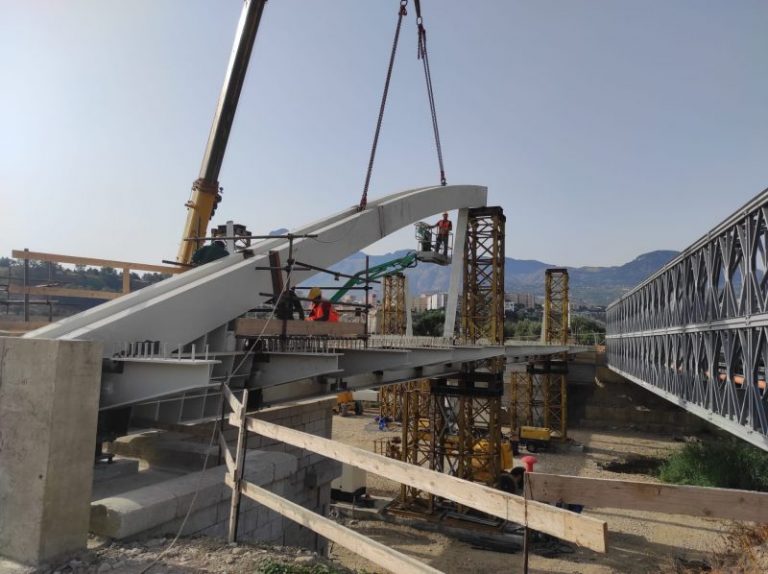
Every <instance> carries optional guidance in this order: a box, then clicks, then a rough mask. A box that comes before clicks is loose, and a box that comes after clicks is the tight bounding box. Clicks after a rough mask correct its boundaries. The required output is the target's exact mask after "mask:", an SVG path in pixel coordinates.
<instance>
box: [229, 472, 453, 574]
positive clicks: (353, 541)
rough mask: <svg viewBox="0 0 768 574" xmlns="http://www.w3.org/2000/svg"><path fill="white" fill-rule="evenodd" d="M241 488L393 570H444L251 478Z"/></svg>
mask: <svg viewBox="0 0 768 574" xmlns="http://www.w3.org/2000/svg"><path fill="white" fill-rule="evenodd" d="M230 486H231V485H230ZM240 490H241V492H242V494H243V496H247V497H248V498H250V499H251V500H254V501H255V502H257V503H259V504H261V505H263V506H266V507H267V508H269V509H270V510H274V511H275V512H278V513H279V514H282V515H283V516H285V517H286V518H288V519H290V520H293V521H294V522H296V523H298V524H301V525H302V526H304V527H305V528H309V529H310V530H312V531H313V532H317V533H318V534H319V535H320V536H322V537H323V538H326V539H328V540H331V541H332V542H335V543H336V544H339V545H341V546H344V547H345V548H348V549H349V550H351V551H352V552H354V553H355V554H358V555H360V556H362V557H364V558H367V559H368V560H370V561H371V562H373V563H374V564H376V565H377V566H380V567H382V568H385V569H386V570H389V571H390V572H395V573H396V574H440V572H441V571H440V570H436V569H435V568H432V567H431V566H429V565H427V564H424V563H423V562H421V561H419V560H417V559H416V558H411V557H410V556H407V555H406V554H403V553H402V552H398V551H397V550H393V549H392V548H389V547H388V546H385V545H383V544H381V543H380V542H376V541H375V540H372V539H370V538H368V537H367V536H363V535H362V534H359V533H358V532H355V531H354V530H350V529H349V528H346V527H344V526H342V525H341V524H337V523H336V522H334V521H333V520H329V519H328V518H325V517H324V516H320V515H319V514H317V513H315V512H312V511H311V510H307V509H306V508H304V507H302V506H299V505H298V504H295V503H293V502H290V501H289V500H286V499H284V498H282V497H280V496H278V495H276V494H273V493H272V492H269V491H268V490H265V489H263V488H261V487H259V486H256V485H255V484H253V483H251V482H248V481H245V480H244V481H242V482H241V483H240Z"/></svg>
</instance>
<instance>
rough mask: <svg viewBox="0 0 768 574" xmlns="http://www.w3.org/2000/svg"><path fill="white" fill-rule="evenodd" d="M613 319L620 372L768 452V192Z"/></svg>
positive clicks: (625, 300)
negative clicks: (767, 371)
mask: <svg viewBox="0 0 768 574" xmlns="http://www.w3.org/2000/svg"><path fill="white" fill-rule="evenodd" d="M606 314H607V331H608V334H607V359H608V366H609V367H610V368H611V369H612V370H613V371H615V372H617V373H619V374H622V375H624V376H626V377H627V378H629V379H631V380H633V381H634V382H636V383H638V384H640V385H642V386H644V387H646V388H647V389H649V390H651V391H653V392H655V393H657V394H659V395H661V396H664V397H665V398H667V399H669V400H671V401H673V402H675V403H677V404H679V405H680V406H682V407H684V408H685V409H687V410H688V411H690V412H692V413H694V414H696V415H698V416H700V417H703V418H705V419H707V420H709V421H710V422H712V423H713V424H716V425H717V426H719V427H721V428H723V429H725V430H727V431H729V432H731V433H733V434H735V435H736V436H739V437H740V438H742V439H744V440H747V441H749V442H751V443H753V444H755V445H757V446H759V447H760V448H762V449H764V450H768V388H767V387H766V366H767V365H768V190H765V191H763V192H762V193H760V194H759V195H758V196H757V197H755V198H754V199H753V200H751V201H750V202H748V203H747V204H746V205H745V206H743V207H742V208H741V209H739V210H738V211H737V212H735V213H734V214H733V215H731V216H730V217H728V218H727V219H726V220H724V221H723V222H722V223H721V224H719V225H718V226H716V227H715V228H714V229H712V230H711V231H710V232H709V233H707V234H706V235H705V236H704V237H702V238H701V239H699V240H698V241H696V242H695V243H694V244H693V245H691V246H690V247H688V248H687V249H686V250H685V251H683V253H681V254H680V255H679V256H678V257H676V258H675V259H673V260H672V261H670V262H669V263H668V264H667V265H665V266H664V267H663V268H662V269H660V270H659V271H658V272H656V273H655V274H653V275H652V276H651V277H649V278H648V279H647V280H646V281H644V282H643V283H641V284H640V285H638V286H637V287H635V288H634V289H633V290H632V291H630V292H629V293H627V294H626V295H624V296H623V297H621V298H620V299H619V300H617V301H615V302H614V303H612V304H611V305H609V306H608V309H607V313H606Z"/></svg>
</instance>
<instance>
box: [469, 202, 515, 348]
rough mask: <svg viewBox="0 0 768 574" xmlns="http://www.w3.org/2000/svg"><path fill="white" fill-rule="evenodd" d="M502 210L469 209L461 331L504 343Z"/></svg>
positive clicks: (475, 337)
mask: <svg viewBox="0 0 768 574" xmlns="http://www.w3.org/2000/svg"><path fill="white" fill-rule="evenodd" d="M505 223H506V217H505V216H504V211H503V210H502V209H501V207H485V208H478V209H470V210H469V219H468V222H467V237H466V247H465V249H464V292H463V294H462V304H461V330H462V335H463V337H464V338H465V339H468V340H470V341H478V340H481V339H484V340H487V341H490V342H493V343H498V344H503V342H504V226H505Z"/></svg>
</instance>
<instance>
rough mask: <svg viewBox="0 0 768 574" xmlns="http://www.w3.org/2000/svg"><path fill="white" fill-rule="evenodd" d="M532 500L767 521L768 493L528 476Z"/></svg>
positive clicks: (533, 474)
mask: <svg viewBox="0 0 768 574" xmlns="http://www.w3.org/2000/svg"><path fill="white" fill-rule="evenodd" d="M528 480H529V483H530V485H531V492H532V494H531V498H533V499H534V500H539V501H545V502H560V501H564V502H568V503H571V504H583V505H585V506H592V507H598V508H621V509H626V510H643V511H647V512H663V513H665V514H683V515H686V516H703V517H707V518H724V519H729V520H748V521H752V522H765V521H766V520H768V492H754V491H749V490H731V489H728V488H704V487H700V486H677V485H670V484H653V483H648V482H637V481H629V480H614V479H603V478H585V477H581V476H561V475H556V474H545V473H541V472H534V473H530V474H529V475H528Z"/></svg>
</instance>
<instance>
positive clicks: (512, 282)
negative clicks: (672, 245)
mask: <svg viewBox="0 0 768 574" xmlns="http://www.w3.org/2000/svg"><path fill="white" fill-rule="evenodd" d="M407 253H408V250H407V249H401V250H399V251H395V252H392V253H386V254H384V255H371V256H370V259H369V265H370V266H371V267H373V266H375V265H379V264H381V263H385V262H387V261H391V260H393V259H397V258H399V257H403V256H405V255H406V254H407ZM677 254H678V252H677V251H651V252H649V253H644V254H642V255H640V256H638V257H637V258H635V259H634V260H632V261H630V262H628V263H625V264H623V265H618V266H614V267H568V273H569V282H570V289H571V299H572V300H573V301H574V302H581V303H585V304H588V305H607V304H608V303H610V302H611V301H613V300H614V299H616V298H617V297H619V296H620V295H621V294H622V293H624V292H626V291H627V290H629V289H631V288H632V287H634V286H635V285H637V284H638V283H640V282H642V281H643V279H645V278H646V277H648V276H649V275H651V274H652V273H654V272H655V271H657V270H658V269H660V268H661V267H662V266H664V264H666V263H667V262H669V261H670V260H671V259H672V258H674V257H675V256H676V255H677ZM549 267H558V265H554V264H551V263H544V262H542V261H536V260H531V259H513V258H511V257H507V259H506V261H505V278H504V288H505V289H506V291H507V292H519V293H533V294H534V295H537V296H543V295H544V270H545V269H547V268H549ZM333 268H334V269H335V270H337V271H340V272H342V273H348V274H352V273H356V272H357V271H360V270H361V269H364V268H365V253H363V252H362V251H359V252H357V253H355V254H354V255H352V256H350V257H348V258H347V259H345V260H344V261H342V262H340V263H339V264H337V265H334V267H333ZM406 275H407V276H408V282H409V289H410V291H411V293H412V294H414V295H417V294H420V293H435V292H438V291H446V290H447V289H448V281H449V268H448V267H441V266H439V265H432V264H426V263H419V264H418V266H417V267H415V268H413V269H408V270H407V271H406ZM341 284H343V283H341V282H340V283H339V285H341Z"/></svg>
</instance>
